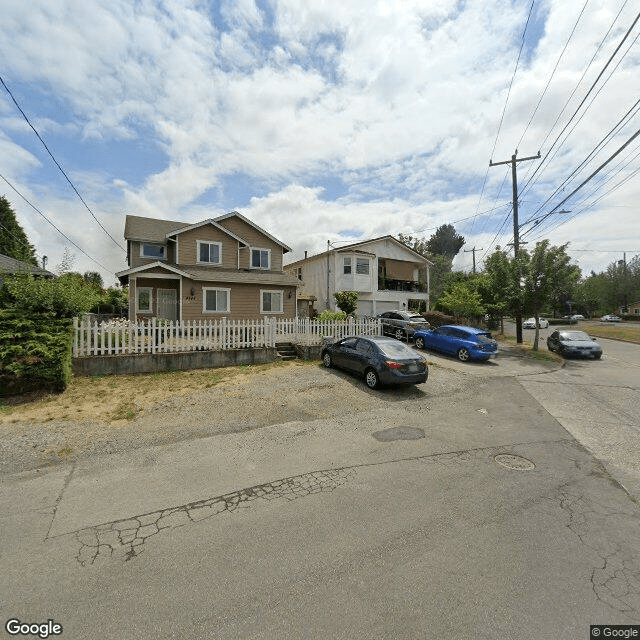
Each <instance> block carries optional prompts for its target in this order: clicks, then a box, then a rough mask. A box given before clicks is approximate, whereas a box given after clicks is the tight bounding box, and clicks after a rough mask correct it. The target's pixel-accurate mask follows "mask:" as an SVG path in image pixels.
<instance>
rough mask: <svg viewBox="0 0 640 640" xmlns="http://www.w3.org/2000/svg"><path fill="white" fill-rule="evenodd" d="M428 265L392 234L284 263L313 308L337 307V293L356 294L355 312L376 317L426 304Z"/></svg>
mask: <svg viewBox="0 0 640 640" xmlns="http://www.w3.org/2000/svg"><path fill="white" fill-rule="evenodd" d="M431 266H432V263H431V262H429V260H427V259H426V258H425V257H423V256H421V255H420V254H419V253H417V252H416V251H413V250H412V249H409V247H407V246H406V245H404V244H403V243H402V242H400V241H399V240H396V239H395V238H394V237H393V236H382V237H381V238H374V239H372V240H365V241H363V242H356V243H355V244H350V245H347V246H344V247H340V248H331V249H330V250H328V251H325V252H323V253H319V254H316V255H314V256H310V257H305V258H304V259H303V260H298V261H296V262H292V263H291V264H288V265H285V266H284V267H283V269H284V271H285V272H286V273H288V274H289V275H292V276H296V277H297V278H298V280H300V281H301V283H302V286H303V288H304V291H305V292H306V293H308V294H309V295H312V296H315V297H316V298H317V310H318V311H319V312H322V311H324V310H325V309H327V308H328V309H330V310H331V311H336V310H338V309H337V306H336V301H335V298H334V297H333V294H334V293H335V292H336V291H357V292H358V310H357V313H358V315H361V316H364V315H378V314H379V313H382V312H384V311H391V310H393V309H400V310H405V311H406V310H408V309H409V308H417V306H418V304H420V303H422V306H423V307H425V308H426V309H428V308H429V268H430V267H431Z"/></svg>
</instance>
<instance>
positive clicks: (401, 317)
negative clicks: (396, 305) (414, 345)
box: [378, 311, 431, 340]
mask: <svg viewBox="0 0 640 640" xmlns="http://www.w3.org/2000/svg"><path fill="white" fill-rule="evenodd" d="M378 318H380V320H381V322H382V333H383V335H387V336H393V337H394V338H396V339H398V340H407V339H409V338H412V337H413V334H414V333H415V332H416V331H418V330H419V329H429V328H431V325H430V324H429V323H428V322H427V321H426V320H425V319H424V318H423V317H422V316H421V315H420V314H418V313H411V312H410V311H385V312H384V313H381V314H380V315H379V316H378Z"/></svg>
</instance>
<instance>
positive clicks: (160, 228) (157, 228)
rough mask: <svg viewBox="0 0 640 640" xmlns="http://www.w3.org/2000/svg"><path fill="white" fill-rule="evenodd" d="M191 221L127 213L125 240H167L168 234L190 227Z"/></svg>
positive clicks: (162, 241)
mask: <svg viewBox="0 0 640 640" xmlns="http://www.w3.org/2000/svg"><path fill="white" fill-rule="evenodd" d="M189 225H190V223H189V222H176V221H174V220H160V219H159V218H143V217H142V216H130V215H127V217H126V219H125V223H124V237H125V240H140V241H146V242H159V243H160V244H164V243H165V242H166V237H167V234H168V233H170V232H171V231H175V230H176V229H181V228H183V227H188V226H189Z"/></svg>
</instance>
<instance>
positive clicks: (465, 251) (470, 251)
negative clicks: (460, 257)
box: [462, 247, 482, 275]
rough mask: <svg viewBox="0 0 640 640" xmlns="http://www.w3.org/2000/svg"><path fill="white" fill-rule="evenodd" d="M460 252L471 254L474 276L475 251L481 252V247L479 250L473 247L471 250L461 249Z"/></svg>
mask: <svg viewBox="0 0 640 640" xmlns="http://www.w3.org/2000/svg"><path fill="white" fill-rule="evenodd" d="M462 251H463V252H464V253H473V274H474V275H475V273H476V251H482V247H480V248H479V249H476V248H475V247H473V249H463V250H462Z"/></svg>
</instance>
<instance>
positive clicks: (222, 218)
mask: <svg viewBox="0 0 640 640" xmlns="http://www.w3.org/2000/svg"><path fill="white" fill-rule="evenodd" d="M234 217H235V218H238V219H239V220H242V222H245V223H246V224H248V225H250V226H252V227H253V228H254V229H256V230H257V231H259V232H260V233H263V234H264V235H265V236H267V238H269V240H273V242H275V243H276V244H279V245H280V246H281V247H282V248H283V249H284V253H287V252H288V251H291V247H289V246H287V245H286V244H285V243H284V242H282V240H278V238H276V237H274V236H272V235H271V234H270V233H269V232H268V231H265V230H264V229H263V228H262V227H259V226H258V225H257V224H256V223H255V222H251V220H249V218H245V217H244V216H243V215H242V214H241V213H238V212H237V211H232V212H231V213H225V214H224V215H222V216H218V217H217V218H214V221H215V222H222V221H223V220H226V219H227V218H234Z"/></svg>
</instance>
